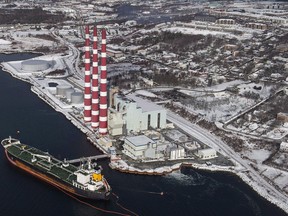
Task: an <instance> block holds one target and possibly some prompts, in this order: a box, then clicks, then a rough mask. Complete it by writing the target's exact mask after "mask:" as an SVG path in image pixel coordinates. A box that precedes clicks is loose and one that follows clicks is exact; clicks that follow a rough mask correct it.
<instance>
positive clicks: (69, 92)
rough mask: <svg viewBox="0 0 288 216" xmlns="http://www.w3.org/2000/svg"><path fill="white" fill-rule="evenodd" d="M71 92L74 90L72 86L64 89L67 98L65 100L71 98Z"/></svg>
mask: <svg viewBox="0 0 288 216" xmlns="http://www.w3.org/2000/svg"><path fill="white" fill-rule="evenodd" d="M73 92H75V90H74V89H73V88H70V89H67V90H66V98H67V100H71V95H72V93H73Z"/></svg>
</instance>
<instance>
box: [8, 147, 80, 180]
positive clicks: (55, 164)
mask: <svg viewBox="0 0 288 216" xmlns="http://www.w3.org/2000/svg"><path fill="white" fill-rule="evenodd" d="M6 149H7V151H8V152H9V153H10V154H11V155H13V156H15V157H16V158H19V159H21V160H22V161H24V162H26V163H28V164H30V165H31V166H33V167H35V168H37V169H39V170H41V171H43V172H45V173H49V174H51V175H53V176H55V177H57V178H60V179H61V180H63V181H65V182H67V183H69V184H72V181H73V180H76V176H75V175H74V172H76V171H77V170H78V168H77V167H76V166H74V165H72V164H67V167H66V166H65V167H64V166H63V162H62V161H60V160H58V159H56V158H54V157H53V156H51V155H49V154H48V153H46V152H43V151H41V150H39V149H36V148H33V147H31V146H26V145H24V144H14V145H10V146H9V147H7V148H6ZM35 155H38V156H35ZM39 155H41V156H44V157H41V156H40V157H39ZM45 157H46V158H45ZM48 157H50V161H48V159H47V158H48ZM33 158H34V159H35V158H36V161H34V162H32V161H33Z"/></svg>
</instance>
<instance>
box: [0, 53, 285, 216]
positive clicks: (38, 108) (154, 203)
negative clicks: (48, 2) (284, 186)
mask: <svg viewBox="0 0 288 216" xmlns="http://www.w3.org/2000/svg"><path fill="white" fill-rule="evenodd" d="M33 56H35V55H34V54H13V55H4V54H0V62H2V61H11V60H18V59H26V58H31V57H33ZM0 96H1V106H0V113H1V115H0V125H1V126H0V139H1V140H2V139H3V138H6V137H7V136H9V135H11V136H18V137H19V138H20V139H21V141H22V142H23V143H26V144H28V145H32V146H35V147H37V148H39V149H41V150H44V151H48V152H49V153H50V154H52V155H54V156H55V157H57V158H59V159H63V158H67V159H73V158H78V157H81V156H89V155H95V154H99V151H97V149H95V147H94V146H92V145H91V144H90V143H89V142H88V141H87V140H86V137H85V135H84V134H83V133H82V132H81V131H80V130H78V129H77V128H76V127H75V126H74V125H73V124H72V123H71V122H70V121H69V120H67V119H66V118H65V117H64V116H63V115H62V114H61V113H58V112H56V111H55V110H53V109H52V108H51V107H50V106H49V105H47V104H46V103H45V102H43V101H42V100H41V99H39V98H38V97H37V96H36V95H35V94H34V93H32V92H31V91H30V84H29V83H25V82H22V81H19V80H17V79H15V78H13V77H11V76H10V74H8V73H7V72H4V71H3V70H0ZM17 131H20V133H16V132H17ZM99 163H100V164H101V166H102V167H103V169H104V170H103V172H104V175H105V176H106V178H107V180H108V181H109V183H110V184H111V186H112V188H113V192H114V193H115V194H117V195H118V196H119V203H120V204H121V205H123V206H124V207H125V208H128V209H130V210H131V211H133V212H135V213H137V214H138V215H149V216H153V215H176V214H177V215H193V216H198V215H199V216H200V215H201V216H214V215H215V216H218V215H219V216H220V215H221V216H226V215H227V216H228V215H229V216H231V215H233V216H243V215H245V216H271V215H273V216H284V215H286V214H285V213H284V212H283V211H282V210H280V209H279V208H277V207H276V206H275V205H272V204H270V203H269V202H268V201H266V200H265V199H264V198H262V197H260V196H259V195H258V194H257V193H255V192H254V191H253V190H252V189H251V188H250V187H248V186H247V185H246V184H245V183H243V182H242V181H241V180H240V179H239V178H237V177H235V176H233V175H231V174H227V173H210V172H204V171H195V170H192V169H190V168H183V169H182V170H181V172H176V173H172V174H170V175H168V176H162V177H161V176H139V175H131V174H124V173H119V172H117V171H113V170H111V169H110V168H109V167H108V161H100V162H99ZM0 170H1V175H0V191H1V193H0V200H1V202H0V215H1V216H2V215H3V216H6V215H7V216H18V215H19V216H20V215H21V216H23V215H29V216H39V215H42V216H48V215H49V216H50V215H65V216H70V215H71V216H80V215H81V216H92V215H97V216H98V215H111V214H108V213H104V212H100V211H98V210H96V209H93V208H91V207H88V206H86V205H83V204H82V203H80V202H78V201H76V200H75V199H73V198H71V197H70V196H68V195H66V194H64V193H63V192H62V191H60V190H58V189H56V188H54V187H52V186H50V185H48V184H46V183H44V182H41V181H39V180H38V179H36V178H34V177H33V176H30V175H29V174H27V173H25V172H23V171H21V170H18V169H17V168H14V167H13V166H12V165H10V164H9V163H8V161H7V160H6V158H5V156H4V151H3V149H2V148H1V149H0ZM162 192H163V193H162ZM90 204H93V205H95V206H97V207H99V208H102V209H106V210H112V211H118V212H122V213H126V214H129V212H125V211H124V210H122V209H121V208H120V207H119V206H118V205H117V204H116V198H115V197H114V196H112V197H111V200H110V201H108V202H107V201H93V202H91V201H90Z"/></svg>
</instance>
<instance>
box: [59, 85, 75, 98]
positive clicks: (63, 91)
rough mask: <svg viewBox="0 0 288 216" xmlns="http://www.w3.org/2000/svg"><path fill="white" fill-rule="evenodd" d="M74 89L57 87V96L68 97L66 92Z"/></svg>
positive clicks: (67, 86) (66, 86) (65, 86)
mask: <svg viewBox="0 0 288 216" xmlns="http://www.w3.org/2000/svg"><path fill="white" fill-rule="evenodd" d="M69 89H72V87H71V86H70V85H58V86H56V95H61V96H65V97H66V92H67V91H68V90H69Z"/></svg>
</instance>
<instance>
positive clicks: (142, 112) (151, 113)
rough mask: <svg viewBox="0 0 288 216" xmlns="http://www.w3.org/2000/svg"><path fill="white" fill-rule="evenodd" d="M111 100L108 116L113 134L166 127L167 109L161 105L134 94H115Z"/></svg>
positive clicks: (110, 130) (110, 131)
mask: <svg viewBox="0 0 288 216" xmlns="http://www.w3.org/2000/svg"><path fill="white" fill-rule="evenodd" d="M111 101H112V104H111V105H110V109H109V118H108V125H109V133H110V134H111V135H121V134H129V133H132V132H140V131H144V130H148V129H150V128H154V129H158V128H159V129H164V128H166V110H165V109H164V108H162V107H161V106H158V105H156V104H154V103H152V102H149V101H146V100H144V99H142V98H140V97H137V96H136V95H134V94H132V95H129V96H124V95H120V94H114V95H113V100H111Z"/></svg>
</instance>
